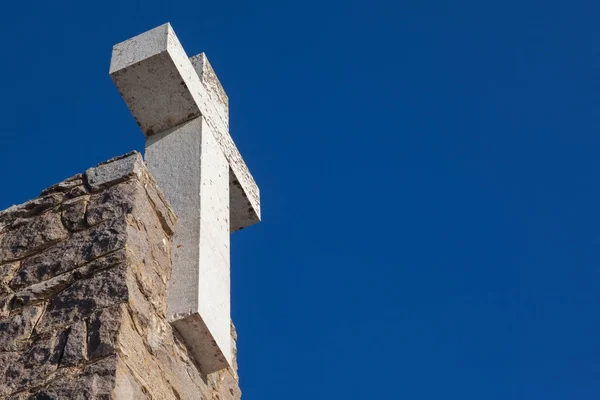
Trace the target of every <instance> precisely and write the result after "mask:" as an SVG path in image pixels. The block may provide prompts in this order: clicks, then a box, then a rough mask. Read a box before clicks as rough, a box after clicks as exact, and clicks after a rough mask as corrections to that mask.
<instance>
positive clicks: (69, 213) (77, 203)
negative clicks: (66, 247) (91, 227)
mask: <svg viewBox="0 0 600 400" xmlns="http://www.w3.org/2000/svg"><path fill="white" fill-rule="evenodd" d="M88 200H89V198H88V197H78V198H76V199H73V200H68V201H66V202H65V203H64V204H63V206H62V209H63V212H62V222H63V224H64V225H65V227H67V229H68V230H70V231H71V232H75V231H80V230H82V229H85V228H87V223H86V221H85V211H86V208H87V204H88V203H87V202H88Z"/></svg>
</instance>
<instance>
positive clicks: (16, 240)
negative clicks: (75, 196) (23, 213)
mask: <svg viewBox="0 0 600 400" xmlns="http://www.w3.org/2000/svg"><path fill="white" fill-rule="evenodd" d="M13 225H14V226H15V227H16V228H15V229H14V230H11V231H8V232H7V233H6V234H5V235H4V236H3V237H2V239H1V240H0V263H2V262H6V261H12V260H17V259H20V258H23V257H25V256H28V255H31V254H34V253H36V252H38V251H40V250H43V249H45V248H47V247H49V246H51V245H53V244H55V243H58V242H60V241H61V240H63V239H65V238H66V237H67V236H68V231H67V230H66V229H65V228H64V226H63V224H62V222H61V217H60V213H55V212H52V213H46V214H42V215H40V216H39V217H37V218H27V219H18V220H16V221H15V222H14V223H13Z"/></svg>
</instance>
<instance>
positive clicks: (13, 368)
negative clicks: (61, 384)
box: [0, 331, 66, 395]
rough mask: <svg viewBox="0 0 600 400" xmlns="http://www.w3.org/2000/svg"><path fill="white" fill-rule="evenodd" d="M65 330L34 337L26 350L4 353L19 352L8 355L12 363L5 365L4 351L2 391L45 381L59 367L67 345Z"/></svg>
mask: <svg viewBox="0 0 600 400" xmlns="http://www.w3.org/2000/svg"><path fill="white" fill-rule="evenodd" d="M65 338H66V335H65V332H64V331H60V332H48V333H47V334H44V335H40V336H36V337H34V339H33V340H32V342H31V344H30V346H29V348H28V349H27V351H26V352H24V353H21V354H18V353H4V354H18V356H17V357H16V358H14V357H11V356H8V357H6V359H7V361H8V362H10V365H7V366H4V365H2V364H3V361H4V360H3V357H2V356H3V355H4V354H3V353H0V371H2V370H3V369H4V370H5V373H4V380H3V381H0V395H1V394H2V392H3V391H4V392H6V391H7V390H6V388H8V393H13V392H15V391H21V390H25V389H27V388H29V387H32V386H35V385H37V384H40V383H42V382H44V381H45V379H46V378H47V377H48V376H49V375H51V374H52V373H53V372H55V371H56V370H57V368H58V364H59V361H60V356H61V354H62V350H63V348H64V345H65Z"/></svg>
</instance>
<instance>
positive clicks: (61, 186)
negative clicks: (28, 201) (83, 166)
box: [42, 174, 83, 196]
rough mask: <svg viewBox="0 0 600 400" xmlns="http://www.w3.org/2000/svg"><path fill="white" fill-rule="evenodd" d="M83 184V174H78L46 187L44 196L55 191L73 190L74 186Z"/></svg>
mask: <svg viewBox="0 0 600 400" xmlns="http://www.w3.org/2000/svg"><path fill="white" fill-rule="evenodd" d="M81 185H83V174H77V175H75V176H72V177H70V178H68V179H65V180H64V181H62V182H59V183H57V184H55V185H52V186H50V187H49V188H47V189H45V190H44V191H43V192H42V196H43V195H46V194H48V193H54V192H61V193H66V192H68V191H70V190H72V189H73V188H74V187H77V186H81Z"/></svg>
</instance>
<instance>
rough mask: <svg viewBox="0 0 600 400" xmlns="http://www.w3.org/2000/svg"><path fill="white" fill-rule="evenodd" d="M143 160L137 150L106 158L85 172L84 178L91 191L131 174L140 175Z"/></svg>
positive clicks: (122, 179) (117, 181) (124, 178)
mask: <svg viewBox="0 0 600 400" xmlns="http://www.w3.org/2000/svg"><path fill="white" fill-rule="evenodd" d="M143 165H144V161H143V160H142V156H141V155H140V154H139V153H137V152H132V153H129V154H126V155H124V156H121V157H116V158H113V159H111V160H108V161H107V162H105V163H102V164H100V165H98V166H97V167H95V168H90V169H88V170H87V171H86V172H85V180H86V182H87V184H88V185H89V187H90V188H91V190H92V192H97V191H98V190H100V189H103V188H105V187H108V186H110V185H114V184H115V183H119V182H122V181H125V180H127V179H128V178H130V177H132V176H138V177H139V176H140V174H141V173H142V168H143Z"/></svg>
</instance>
